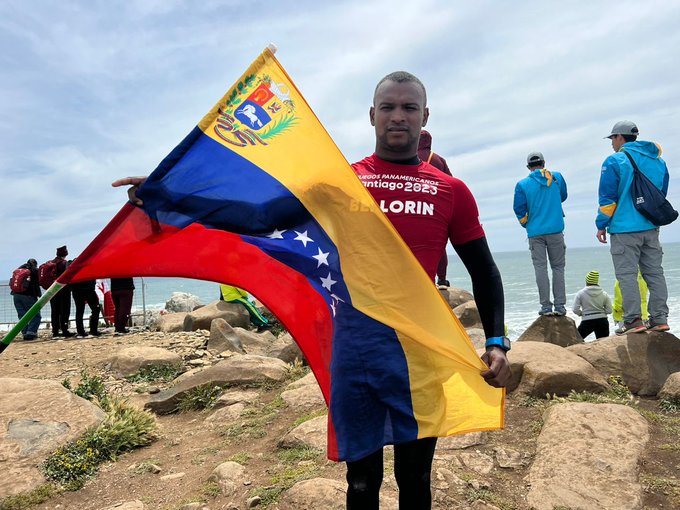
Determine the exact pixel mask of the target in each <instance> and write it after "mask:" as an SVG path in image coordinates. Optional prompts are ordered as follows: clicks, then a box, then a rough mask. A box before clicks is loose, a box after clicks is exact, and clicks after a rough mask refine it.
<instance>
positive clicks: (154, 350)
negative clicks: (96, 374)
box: [108, 346, 182, 377]
mask: <svg viewBox="0 0 680 510" xmlns="http://www.w3.org/2000/svg"><path fill="white" fill-rule="evenodd" d="M108 363H109V365H110V367H111V370H112V371H113V372H115V373H116V374H117V375H119V376H121V377H127V376H129V375H132V374H135V373H137V372H139V370H140V369H142V368H145V367H150V366H179V365H181V364H182V358H180V357H179V355H178V354H176V353H174V352H172V351H169V350H167V349H161V348H159V347H146V346H139V347H128V348H127V349H123V350H121V351H119V352H117V353H115V354H114V355H113V356H111V357H110V358H109V360H108Z"/></svg>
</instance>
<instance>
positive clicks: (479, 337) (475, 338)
mask: <svg viewBox="0 0 680 510" xmlns="http://www.w3.org/2000/svg"><path fill="white" fill-rule="evenodd" d="M465 331H467V334H468V336H469V337H470V341H471V342H472V345H474V347H475V349H484V345H485V344H486V334H485V333H484V330H483V329H482V328H466V329H465Z"/></svg>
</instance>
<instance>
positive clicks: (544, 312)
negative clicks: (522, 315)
mask: <svg viewBox="0 0 680 510" xmlns="http://www.w3.org/2000/svg"><path fill="white" fill-rule="evenodd" d="M552 314H553V310H552V306H544V307H543V308H541V309H540V310H539V311H538V315H552Z"/></svg>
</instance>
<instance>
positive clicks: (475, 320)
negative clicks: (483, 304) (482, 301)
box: [453, 301, 482, 328]
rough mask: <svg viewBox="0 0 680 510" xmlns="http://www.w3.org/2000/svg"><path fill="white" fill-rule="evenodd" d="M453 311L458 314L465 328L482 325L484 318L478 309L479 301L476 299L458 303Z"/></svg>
mask: <svg viewBox="0 0 680 510" xmlns="http://www.w3.org/2000/svg"><path fill="white" fill-rule="evenodd" d="M453 313H455V314H456V317H458V320H459V321H460V323H461V324H462V325H463V327H464V328H481V327H482V319H481V317H480V316H479V310H477V303H475V302H474V301H467V302H466V303H463V304H461V305H458V306H457V307H455V308H454V309H453Z"/></svg>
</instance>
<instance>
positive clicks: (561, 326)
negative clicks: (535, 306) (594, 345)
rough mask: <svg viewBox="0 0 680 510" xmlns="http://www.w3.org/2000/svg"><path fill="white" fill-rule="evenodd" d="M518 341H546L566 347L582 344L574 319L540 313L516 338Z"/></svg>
mask: <svg viewBox="0 0 680 510" xmlns="http://www.w3.org/2000/svg"><path fill="white" fill-rule="evenodd" d="M517 341H518V342H546V343H550V344H555V345H559V346H560V347H567V346H569V345H575V344H582V343H583V338H581V335H579V333H578V330H577V329H576V323H575V322H574V319H572V318H570V317H567V316H566V315H562V316H552V315H542V316H540V317H539V318H538V319H536V320H535V321H534V322H533V323H532V324H531V326H529V327H528V328H527V329H526V331H524V333H522V334H521V335H520V337H519V338H518V339H517Z"/></svg>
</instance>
